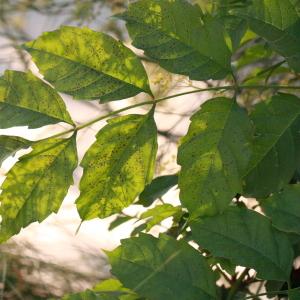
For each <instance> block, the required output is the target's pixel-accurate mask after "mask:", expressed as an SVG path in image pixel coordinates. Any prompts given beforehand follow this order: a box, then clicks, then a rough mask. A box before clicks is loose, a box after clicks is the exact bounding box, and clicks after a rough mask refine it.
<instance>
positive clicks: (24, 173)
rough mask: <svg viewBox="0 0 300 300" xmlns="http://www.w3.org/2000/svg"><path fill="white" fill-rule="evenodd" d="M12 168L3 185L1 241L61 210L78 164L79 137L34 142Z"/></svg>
mask: <svg viewBox="0 0 300 300" xmlns="http://www.w3.org/2000/svg"><path fill="white" fill-rule="evenodd" d="M32 147H33V150H32V152H30V153H29V154H26V155H24V156H22V157H21V158H20V160H19V162H17V163H16V164H15V166H14V167H13V168H12V169H11V170H10V171H9V172H8V174H7V177H6V179H5V181H4V183H3V184H2V186H1V189H2V193H1V195H0V202H1V206H0V214H1V217H2V222H1V227H0V242H3V241H6V240H7V239H9V238H10V237H11V236H13V235H14V234H17V233H18V232H19V231H20V230H21V229H22V228H23V227H26V226H28V225H29V224H30V223H32V222H35V221H38V222H42V221H43V220H44V219H45V218H46V217H47V216H49V215H50V214H51V213H53V212H57V211H58V209H59V207H60V205H61V203H62V201H63V199H64V197H65V195H66V194H67V191H68V189H69V186H70V185H71V184H72V183H73V176H72V175H73V171H74V169H75V168H76V166H77V153H76V138H75V135H74V136H73V137H71V138H69V139H49V140H45V141H41V142H38V143H36V144H34V145H33V146H32Z"/></svg>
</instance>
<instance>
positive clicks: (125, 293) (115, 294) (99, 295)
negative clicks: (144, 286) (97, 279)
mask: <svg viewBox="0 0 300 300" xmlns="http://www.w3.org/2000/svg"><path fill="white" fill-rule="evenodd" d="M137 299H140V298H139V296H138V295H136V294H135V293H133V292H132V291H130V290H129V289H127V288H124V287H123V285H122V283H121V282H120V281H119V280H117V279H107V280H104V281H102V282H101V283H99V284H97V285H96V286H95V287H94V288H93V289H92V290H86V291H84V292H81V293H77V294H73V295H66V296H64V297H63V298H62V299H61V300H137Z"/></svg>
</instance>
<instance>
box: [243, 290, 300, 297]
mask: <svg viewBox="0 0 300 300" xmlns="http://www.w3.org/2000/svg"><path fill="white" fill-rule="evenodd" d="M298 290H300V287H296V288H294V289H289V290H284V291H271V292H266V293H261V294H257V295H253V296H247V297H245V299H253V298H257V297H260V296H267V295H286V294H288V292H289V291H298Z"/></svg>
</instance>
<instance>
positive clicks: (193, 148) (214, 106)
mask: <svg viewBox="0 0 300 300" xmlns="http://www.w3.org/2000/svg"><path fill="white" fill-rule="evenodd" d="M191 121H192V123H191V125H190V128H189V131H188V134H187V135H186V136H185V137H184V138H183V140H182V144H181V146H180V147H179V151H178V163H179V164H180V165H181V167H182V168H181V172H180V174H179V187H180V199H181V201H182V204H183V205H184V206H185V207H187V209H188V210H189V212H190V214H191V215H192V216H197V215H202V216H203V215H212V214H215V213H217V212H221V211H223V210H224V209H225V208H226V207H227V206H228V204H229V203H230V201H231V200H232V199H233V198H234V196H235V195H236V194H237V193H239V192H240V191H241V190H242V176H243V174H244V172H245V170H246V167H247V165H248V162H249V159H250V155H251V149H250V142H251V138H252V136H251V134H252V129H251V126H250V121H249V119H248V116H247V113H246V111H245V110H244V109H242V108H240V107H239V106H238V105H237V103H236V102H235V100H231V99H227V98H216V99H211V100H209V101H207V102H206V103H205V104H204V105H203V106H202V108H201V110H200V111H198V112H197V113H196V114H194V115H193V116H192V118H191Z"/></svg>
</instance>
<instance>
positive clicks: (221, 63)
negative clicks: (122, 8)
mask: <svg viewBox="0 0 300 300" xmlns="http://www.w3.org/2000/svg"><path fill="white" fill-rule="evenodd" d="M119 17H120V18H122V19H123V20H125V21H126V22H127V29H128V31H129V34H130V36H131V38H132V40H133V45H134V46H135V47H137V48H140V49H143V50H144V51H145V54H146V55H147V56H149V57H151V58H153V59H154V60H156V61H157V62H158V63H159V64H160V65H161V66H162V67H163V68H165V69H166V70H168V71H170V72H173V73H177V74H183V75H187V76H189V77H190V78H191V79H195V80H205V79H209V78H213V79H220V78H224V77H225V76H226V75H227V74H228V73H230V70H231V67H230V51H229V49H228V48H227V46H226V43H225V39H224V31H223V27H222V24H221V23H220V22H219V21H218V20H217V19H213V18H212V17H210V16H206V17H203V14H202V12H201V10H200V8H196V7H195V6H192V5H191V4H189V3H188V2H187V1H184V0H163V1H161V0H141V1H138V2H136V3H133V4H130V5H129V8H128V10H127V11H126V12H125V13H123V14H122V15H119Z"/></svg>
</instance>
